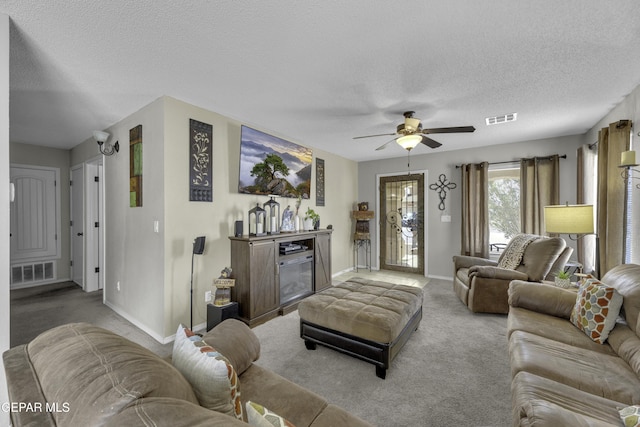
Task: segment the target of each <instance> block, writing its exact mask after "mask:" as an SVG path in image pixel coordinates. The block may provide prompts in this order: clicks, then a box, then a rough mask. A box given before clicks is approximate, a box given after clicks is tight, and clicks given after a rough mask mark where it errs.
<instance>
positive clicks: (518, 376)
mask: <svg viewBox="0 0 640 427" xmlns="http://www.w3.org/2000/svg"><path fill="white" fill-rule="evenodd" d="M602 282H603V283H604V284H606V285H608V286H610V287H613V288H615V289H616V290H617V291H618V293H619V294H621V295H622V297H623V303H622V304H623V305H622V309H621V310H620V317H619V318H618V321H617V322H616V323H615V326H614V328H613V330H612V331H611V333H610V334H609V336H608V339H607V340H606V341H605V342H604V344H599V343H597V342H595V341H593V340H592V339H591V338H589V337H588V336H587V335H586V334H585V333H583V332H582V331H581V330H579V329H578V328H577V327H575V326H574V325H573V323H571V322H570V320H569V319H570V315H571V311H572V308H573V307H574V305H575V303H576V296H577V294H576V290H575V289H574V290H573V291H572V290H567V289H562V288H558V287H555V286H553V285H545V284H539V283H529V282H525V281H518V280H516V281H513V282H511V285H510V287H509V304H510V310H509V316H508V327H507V334H508V339H509V356H510V364H511V373H512V384H511V392H512V404H513V425H514V426H622V425H623V424H622V422H621V420H620V416H619V413H618V410H619V409H621V408H624V407H626V406H629V405H632V404H638V403H640V265H635V264H627V265H620V266H617V267H615V268H613V269H611V270H610V271H609V272H607V274H606V275H605V276H604V277H603V278H602Z"/></svg>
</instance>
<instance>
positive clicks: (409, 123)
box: [353, 111, 476, 151]
mask: <svg viewBox="0 0 640 427" xmlns="http://www.w3.org/2000/svg"><path fill="white" fill-rule="evenodd" d="M414 114H415V111H405V112H404V113H403V115H404V123H400V124H399V125H398V127H397V128H396V132H395V133H381V134H378V135H366V136H356V137H354V138H353V139H361V138H373V137H376V136H391V135H400V137H399V138H397V139H396V138H394V139H392V140H391V141H388V142H386V143H384V144H383V145H381V146H380V147H378V148H376V150H384V149H385V148H386V147H387V145H388V144H389V143H391V142H393V141H396V142H397V143H398V144H400V146H401V147H402V148H404V149H405V150H407V151H411V150H412V149H413V148H415V146H416V145H418V144H420V143H422V144H424V145H426V146H427V147H431V148H438V147H440V146H441V145H442V144H440V143H439V142H438V141H435V140H433V139H431V138H429V137H428V136H426V135H429V134H434V133H463V132H474V131H475V130H476V128H474V127H473V126H458V127H447V128H432V129H423V128H422V123H420V119H418V118H415V117H413V115H414Z"/></svg>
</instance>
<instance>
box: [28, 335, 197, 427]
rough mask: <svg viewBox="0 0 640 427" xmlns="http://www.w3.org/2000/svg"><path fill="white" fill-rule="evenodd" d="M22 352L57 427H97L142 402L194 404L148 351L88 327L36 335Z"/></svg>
mask: <svg viewBox="0 0 640 427" xmlns="http://www.w3.org/2000/svg"><path fill="white" fill-rule="evenodd" d="M27 352H28V354H29V358H30V360H31V363H32V365H33V370H34V373H35V375H37V377H38V380H39V382H40V386H41V387H42V393H43V395H44V396H46V398H47V401H48V402H51V403H53V402H56V403H58V404H59V405H63V404H65V403H66V404H68V408H69V411H68V412H64V411H60V412H54V413H53V416H54V418H55V421H56V423H57V425H78V426H80V425H82V426H89V425H101V424H104V423H105V422H106V421H107V420H108V419H109V418H111V417H112V416H113V415H115V414H117V413H118V412H120V411H121V410H122V409H123V408H124V407H126V406H127V405H129V404H130V403H131V402H133V401H135V400H137V399H139V398H142V397H171V398H176V399H181V400H187V401H189V402H192V403H195V404H198V399H197V398H196V396H195V394H194V393H193V389H192V388H191V386H190V385H189V383H188V382H187V380H186V379H185V378H184V377H183V376H182V375H181V374H180V372H178V370H176V369H175V368H174V367H173V366H171V364H169V363H167V362H165V361H164V360H162V359H160V358H159V357H158V356H157V355H155V354H154V353H152V352H151V351H149V350H147V349H146V348H143V347H142V346H140V345H138V344H136V343H133V342H131V341H129V340H127V339H126V338H123V337H121V336H119V335H117V334H115V333H113V332H111V331H108V330H106V329H102V328H99V327H97V326H93V325H90V324H88V323H70V324H66V325H63V326H59V327H56V328H53V329H50V330H49V331H47V332H44V333H42V334H40V335H39V336H38V337H36V338H35V339H34V340H33V341H31V342H30V343H29V344H28V345H27Z"/></svg>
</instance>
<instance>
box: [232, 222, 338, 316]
mask: <svg viewBox="0 0 640 427" xmlns="http://www.w3.org/2000/svg"><path fill="white" fill-rule="evenodd" d="M331 232H332V230H316V231H308V232H307V231H305V232H300V233H283V234H278V235H268V236H260V237H255V236H251V237H249V236H242V237H235V236H230V237H229V239H230V240H231V268H232V269H233V277H234V278H235V279H236V283H235V286H234V287H233V288H231V299H232V301H236V302H237V303H238V304H239V316H240V319H241V320H243V321H244V322H245V323H247V324H248V325H249V326H255V325H257V324H260V323H264V322H266V321H267V320H269V319H272V318H274V317H276V316H278V315H280V314H283V313H286V312H288V311H291V310H293V309H295V307H296V306H297V303H298V302H299V301H300V300H301V299H302V298H304V297H305V296H308V295H311V294H313V293H315V292H318V291H320V290H322V289H325V288H327V287H328V286H330V285H331ZM289 244H296V245H300V246H301V249H300V250H299V252H300V255H304V256H308V255H307V254H313V258H314V260H313V262H312V263H310V264H307V265H310V266H311V268H312V269H313V271H312V272H311V274H310V275H309V276H310V277H311V280H312V283H311V284H309V287H308V291H306V292H303V293H301V294H300V296H299V297H297V298H294V299H290V298H285V300H286V301H285V302H284V303H282V304H281V303H280V301H281V295H280V285H281V283H280V269H281V268H284V265H285V264H287V263H285V262H282V263H281V261H286V260H290V259H291V258H292V257H294V254H295V251H292V252H288V253H287V254H280V247H281V245H289ZM280 264H282V266H281V265H280ZM307 268H308V267H307Z"/></svg>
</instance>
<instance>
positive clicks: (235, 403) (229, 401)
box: [171, 325, 242, 420]
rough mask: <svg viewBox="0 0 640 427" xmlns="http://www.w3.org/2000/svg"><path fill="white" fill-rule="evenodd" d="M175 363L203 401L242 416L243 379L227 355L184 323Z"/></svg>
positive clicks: (176, 341) (174, 345)
mask: <svg viewBox="0 0 640 427" xmlns="http://www.w3.org/2000/svg"><path fill="white" fill-rule="evenodd" d="M171 357H172V363H173V366H175V367H176V368H177V369H178V370H179V371H180V372H181V373H182V375H184V377H185V378H186V379H187V380H188V381H189V383H191V386H192V387H193V391H194V392H195V393H196V397H197V398H198V401H199V402H200V405H201V406H203V407H205V408H207V409H211V410H213V411H217V412H222V413H224V414H227V415H231V416H234V417H236V418H238V419H240V420H242V403H241V402H240V391H239V381H238V376H237V375H236V371H235V370H234V369H233V366H231V364H230V363H229V361H228V360H227V358H226V357H224V356H223V355H222V354H220V353H218V352H217V351H216V350H215V349H214V348H213V347H211V346H210V345H208V344H207V343H206V342H204V341H203V340H202V338H201V337H200V336H198V335H195V334H194V333H193V332H192V331H191V330H190V329H189V328H185V327H184V326H182V325H180V326H179V327H178V330H177V332H176V340H175V341H174V343H173V355H172V356H171Z"/></svg>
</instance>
